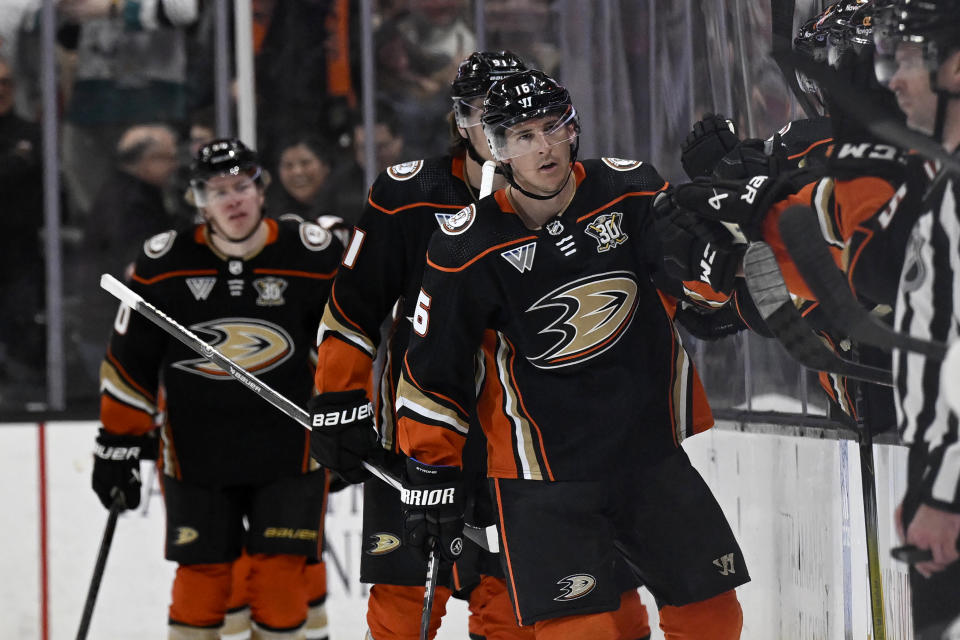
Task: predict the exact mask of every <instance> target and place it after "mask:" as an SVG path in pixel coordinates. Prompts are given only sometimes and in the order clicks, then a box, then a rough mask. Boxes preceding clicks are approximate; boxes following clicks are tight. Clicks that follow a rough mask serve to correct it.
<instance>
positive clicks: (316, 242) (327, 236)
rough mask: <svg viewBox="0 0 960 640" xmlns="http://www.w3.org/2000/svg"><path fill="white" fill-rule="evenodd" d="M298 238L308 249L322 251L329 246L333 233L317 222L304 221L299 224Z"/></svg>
mask: <svg viewBox="0 0 960 640" xmlns="http://www.w3.org/2000/svg"><path fill="white" fill-rule="evenodd" d="M300 239H301V240H303V246H305V247H306V248H307V249H309V250H310V251H323V250H324V249H326V248H327V247H329V246H330V241H331V240H333V234H331V233H330V232H329V231H327V230H326V229H324V228H323V227H321V226H320V225H318V224H314V223H313V222H304V223H302V224H301V225H300Z"/></svg>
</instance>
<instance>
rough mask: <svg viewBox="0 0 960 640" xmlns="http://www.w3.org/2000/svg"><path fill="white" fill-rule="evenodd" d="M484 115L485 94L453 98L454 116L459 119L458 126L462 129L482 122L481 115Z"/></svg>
mask: <svg viewBox="0 0 960 640" xmlns="http://www.w3.org/2000/svg"><path fill="white" fill-rule="evenodd" d="M482 115H483V96H478V97H474V98H454V99H453V117H454V119H455V120H456V121H457V126H458V127H460V128H462V129H469V128H470V127H476V126H478V125H479V124H480V116H482Z"/></svg>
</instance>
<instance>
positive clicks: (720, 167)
mask: <svg viewBox="0 0 960 640" xmlns="http://www.w3.org/2000/svg"><path fill="white" fill-rule="evenodd" d="M768 146H769V147H770V149H771V150H772V153H770V154H768V153H767V147H768ZM789 166H790V165H789V161H788V158H787V157H786V154H785V151H784V148H783V144H782V143H781V142H780V134H779V133H777V134H774V137H773V139H772V141H771V142H770V144H769V145H767V142H766V141H765V140H760V139H759V138H747V139H746V140H743V141H742V142H741V143H740V144H739V145H737V146H736V148H734V149H733V150H732V151H730V153H728V154H727V155H725V156H724V157H723V158H722V159H721V160H720V161H719V162H718V163H717V165H716V167H715V168H714V171H713V176H714V177H716V178H720V179H722V180H747V179H749V178H752V177H753V176H758V175H760V176H776V175H778V174H779V173H780V172H781V171H783V170H785V169H787V168H789Z"/></svg>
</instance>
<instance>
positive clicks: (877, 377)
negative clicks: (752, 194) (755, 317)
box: [743, 242, 892, 386]
mask: <svg viewBox="0 0 960 640" xmlns="http://www.w3.org/2000/svg"><path fill="white" fill-rule="evenodd" d="M743 271H744V275H745V276H746V279H747V289H748V290H749V291H750V296H751V297H752V298H753V301H754V303H756V305H757V309H758V310H759V311H760V315H761V316H762V317H763V320H764V322H765V323H766V324H767V327H769V329H770V331H772V332H773V334H774V335H775V336H776V337H777V339H778V340H779V341H780V343H781V344H782V345H783V346H784V348H785V349H786V350H787V353H789V354H790V355H791V356H792V357H793V358H794V360H796V361H797V362H799V363H800V364H802V365H803V366H805V367H807V368H808V369H813V370H816V371H829V372H831V373H836V374H839V375H843V376H847V377H849V378H855V379H857V380H863V381H865V382H872V383H874V384H881V385H885V386H890V385H891V384H892V380H891V377H890V372H889V371H887V370H885V369H879V368H877V367H870V366H867V365H863V364H859V363H857V362H850V361H849V360H845V359H843V358H841V357H840V356H838V355H837V354H836V353H834V352H833V351H831V350H830V349H829V348H828V347H827V346H826V345H825V344H824V343H823V341H822V340H821V339H820V337H819V336H817V334H816V333H815V332H814V331H813V329H812V328H811V327H810V325H809V324H808V323H807V321H806V319H804V317H803V316H802V315H800V312H799V311H798V310H797V307H796V306H795V305H794V303H793V299H792V298H791V297H790V292H789V291H788V290H787V285H786V284H785V283H784V281H783V275H782V274H781V273H780V267H779V266H778V265H777V259H776V256H774V254H773V249H771V248H770V246H769V245H768V244H767V243H765V242H753V243H751V244H750V246H749V247H748V248H747V252H746V253H745V254H744V256H743Z"/></svg>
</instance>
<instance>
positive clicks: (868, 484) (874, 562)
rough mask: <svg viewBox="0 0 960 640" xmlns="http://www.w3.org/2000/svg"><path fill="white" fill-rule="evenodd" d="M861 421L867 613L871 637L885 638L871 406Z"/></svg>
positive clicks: (859, 444)
mask: <svg viewBox="0 0 960 640" xmlns="http://www.w3.org/2000/svg"><path fill="white" fill-rule="evenodd" d="M865 409H866V410H865V415H864V416H863V420H861V421H860V427H861V428H862V432H861V433H860V438H859V443H858V452H859V454H860V491H861V494H862V497H863V533H864V542H865V543H866V545H867V581H868V584H869V586H870V613H871V616H872V619H873V637H874V638H875V639H876V640H886V636H887V621H886V611H885V610H884V607H883V572H882V571H881V569H880V520H879V518H878V516H877V486H876V463H875V461H874V457H873V430H872V428H871V426H870V424H871V422H872V421H871V419H870V406H869V404H867V405H866V407H865Z"/></svg>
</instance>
